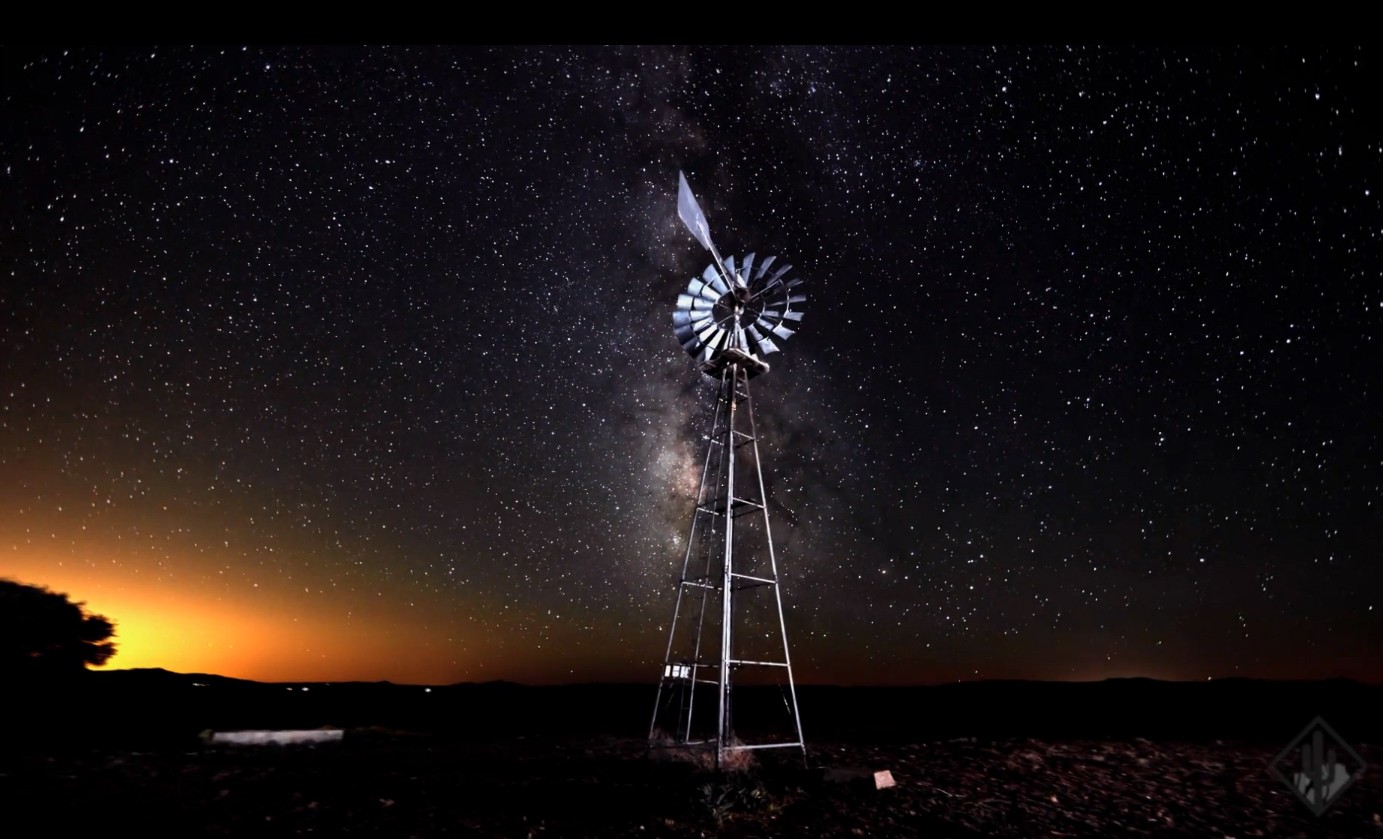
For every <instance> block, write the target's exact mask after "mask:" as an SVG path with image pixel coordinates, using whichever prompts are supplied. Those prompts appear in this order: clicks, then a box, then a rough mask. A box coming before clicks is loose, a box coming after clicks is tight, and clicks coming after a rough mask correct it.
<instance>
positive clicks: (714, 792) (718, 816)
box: [697, 776, 771, 825]
mask: <svg viewBox="0 0 1383 839" xmlns="http://www.w3.org/2000/svg"><path fill="white" fill-rule="evenodd" d="M697 792H698V795H697V803H698V804H699V805H700V806H701V808H702V809H704V810H705V812H706V814H707V815H709V816H710V817H711V818H712V819H714V820H715V823H716V824H717V825H721V824H724V823H725V821H726V820H727V819H729V818H730V817H731V816H733V815H734V814H736V813H754V812H759V811H761V810H764V809H766V808H767V807H768V806H769V805H770V803H771V801H770V797H769V794H768V790H766V789H764V786H763V784H762V783H761V782H760V781H759V780H758V779H757V778H750V777H743V776H742V777H736V778H730V779H727V780H723V781H720V782H713V783H705V784H702V785H701V786H700V787H699V788H698V790H697Z"/></svg>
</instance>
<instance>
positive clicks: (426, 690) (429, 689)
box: [423, 688, 432, 693]
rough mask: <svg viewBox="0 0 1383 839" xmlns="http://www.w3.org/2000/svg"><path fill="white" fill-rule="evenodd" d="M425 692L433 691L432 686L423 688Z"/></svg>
mask: <svg viewBox="0 0 1383 839" xmlns="http://www.w3.org/2000/svg"><path fill="white" fill-rule="evenodd" d="M423 693H432V688H423Z"/></svg>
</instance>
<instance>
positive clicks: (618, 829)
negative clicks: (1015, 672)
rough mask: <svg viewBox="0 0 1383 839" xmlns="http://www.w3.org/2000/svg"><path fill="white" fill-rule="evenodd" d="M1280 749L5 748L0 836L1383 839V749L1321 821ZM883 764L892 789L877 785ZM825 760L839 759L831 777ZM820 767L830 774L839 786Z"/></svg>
mask: <svg viewBox="0 0 1383 839" xmlns="http://www.w3.org/2000/svg"><path fill="white" fill-rule="evenodd" d="M1282 745H1283V744H1248V743H1229V742H1214V741H1211V742H1198V743H1184V742H1170V741H1147V740H1140V739H1132V740H1126V741H1111V740H1033V739H1000V740H985V739H975V738H964V739H959V740H938V741H932V742H917V743H910V744H907V745H892V746H891V745H886V744H869V745H863V744H851V743H844V742H841V743H818V744H812V751H811V755H810V762H811V767H810V768H804V767H803V766H802V762H801V760H800V753H799V754H798V755H797V759H793V757H792V756H791V755H789V754H787V753H786V752H781V751H780V752H768V751H765V752H757V753H755V755H756V760H755V761H754V763H753V765H751V766H749V767H748V768H747V769H744V770H742V771H738V772H733V773H725V774H716V773H714V772H711V771H709V770H707V769H704V768H701V767H699V766H697V765H696V764H695V763H693V762H690V761H687V760H682V759H676V758H672V757H662V758H651V757H650V756H649V754H648V752H647V749H646V748H645V746H644V744H643V743H642V742H640V741H638V740H629V739H616V738H588V739H581V740H563V739H557V738H542V739H525V738H509V739H504V740H498V739H497V740H495V741H491V742H477V741H475V740H474V739H468V740H461V739H456V738H449V737H447V736H443V735H420V734H408V733H405V732H400V731H385V730H379V729H351V730H348V731H347V732H346V736H345V737H344V739H343V740H342V741H341V742H339V743H325V744H319V745H297V746H220V745H206V744H193V743H184V744H180V745H178V746H176V747H170V746H168V745H164V746H161V747H159V748H157V749H152V750H148V751H140V750H131V749H118V750H117V749H112V748H109V747H107V748H103V749H96V750H87V749H82V748H80V747H68V748H65V749H61V750H47V751H45V750H34V749H26V750H19V751H9V752H5V753H0V806H3V812H5V813H6V814H7V817H8V818H7V821H8V822H9V828H8V829H6V830H5V831H4V834H3V835H5V836H7V837H8V836H14V837H22V836H48V835H74V834H76V833H77V832H79V831H101V832H102V833H113V834H116V835H136V836H164V835H167V836H186V837H192V836H256V837H260V836H299V835H313V834H316V835H325V836H337V835H341V836H388V837H431V836H451V835H457V836H512V837H529V836H553V837H564V836H591V837H597V836H598V837H612V836H672V837H693V836H695V837H700V836H728V837H750V836H813V837H832V836H846V837H848V836H899V837H908V836H918V837H977V836H994V837H1112V836H1202V837H1216V839H1219V838H1220V837H1234V839H1242V838H1243V837H1260V836H1262V837H1277V836H1284V837H1298V836H1299V837H1311V838H1312V839H1315V837H1339V839H1345V838H1346V837H1348V839H1360V837H1379V839H1383V747H1380V746H1378V745H1367V744H1365V745H1357V744H1356V746H1355V748H1356V751H1357V752H1358V754H1359V756H1360V757H1361V758H1362V759H1363V760H1364V761H1365V762H1366V763H1367V764H1369V765H1370V766H1372V767H1374V768H1373V770H1372V771H1371V772H1365V773H1364V774H1363V775H1361V776H1360V777H1359V778H1358V780H1357V781H1356V782H1355V783H1354V785H1353V786H1351V787H1350V788H1349V789H1347V790H1346V791H1345V792H1344V793H1343V794H1342V795H1341V796H1340V798H1339V799H1338V800H1337V801H1336V802H1335V803H1334V804H1333V805H1332V806H1331V807H1330V808H1329V809H1328V810H1326V811H1325V813H1323V814H1322V815H1321V816H1319V817H1318V816H1316V815H1313V814H1312V813H1311V811H1310V810H1309V809H1307V808H1306V806H1305V805H1303V804H1302V802H1300V801H1299V800H1298V799H1297V798H1296V797H1295V796H1294V795H1293V794H1292V793H1291V791H1289V790H1288V789H1287V788H1286V787H1285V786H1284V785H1283V784H1282V783H1281V782H1280V781H1279V780H1278V779H1277V778H1275V777H1273V776H1272V775H1271V774H1270V773H1269V772H1268V764H1269V762H1270V761H1271V760H1272V759H1273V758H1274V757H1275V756H1276V754H1277V753H1278V751H1279V750H1280V749H1281V747H1282ZM884 769H887V770H889V771H890V772H891V773H892V776H893V779H894V780H895V781H896V786H894V787H892V788H886V789H875V788H874V785H873V783H872V774H871V773H872V772H873V771H875V770H884ZM828 770H833V771H828ZM828 776H829V778H828Z"/></svg>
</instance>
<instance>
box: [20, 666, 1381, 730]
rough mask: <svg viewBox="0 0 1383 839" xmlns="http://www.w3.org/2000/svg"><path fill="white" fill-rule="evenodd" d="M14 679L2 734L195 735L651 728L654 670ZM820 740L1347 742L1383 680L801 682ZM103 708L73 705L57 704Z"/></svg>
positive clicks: (152, 672) (750, 700)
mask: <svg viewBox="0 0 1383 839" xmlns="http://www.w3.org/2000/svg"><path fill="white" fill-rule="evenodd" d="M54 690H55V688H51V687H44V686H27V687H26V686H23V685H19V686H16V689H15V691H14V694H13V695H14V696H15V697H16V699H17V703H18V712H19V713H18V714H17V715H16V716H14V718H15V719H24V720H26V721H29V722H30V723H31V724H26V725H24V726H16V727H11V728H9V729H8V730H6V731H5V732H3V733H0V741H2V740H8V741H10V742H23V741H26V740H27V741H32V742H50V741H52V740H53V739H54V738H58V739H67V740H71V741H80V742H88V743H89V742H107V743H112V742H122V743H129V744H135V743H150V742H163V743H174V742H178V743H193V742H195V741H196V737H197V735H198V734H199V733H201V732H202V731H205V730H207V729H212V730H222V731H226V730H235V729H251V728H271V729H274V728H318V727H322V726H336V727H347V728H351V727H355V728H365V727H384V728H390V729H396V730H409V731H422V732H434V733H438V734H441V735H446V736H449V737H461V738H469V739H505V738H516V737H560V736H568V735H570V736H584V735H593V734H608V735H613V736H620V737H636V738H637V737H643V736H646V735H647V725H648V719H649V715H650V713H651V711H652V703H653V697H654V690H655V689H654V686H652V685H637V684H633V685H631V684H578V685H568V686H553V687H532V686H526V685H521V684H517V683H514V682H505V681H492V682H484V683H460V684H454V685H444V686H442V685H432V686H426V685H398V684H391V683H389V682H328V683H313V682H291V683H290V682H281V683H264V682H254V681H247V680H244V679H233V678H228V677H224V676H217V675H214V674H205V673H191V674H189V673H174V672H171V671H168V670H162V669H139V670H106V671H91V672H89V673H87V674H85V678H83V679H81V680H80V684H74V685H68V686H65V687H63V688H62V689H61V690H62V691H63V693H64V695H62V696H55V695H53V691H54ZM798 700H799V704H800V707H801V712H802V726H803V730H804V733H805V735H806V739H807V740H808V743H809V745H810V744H811V743H812V742H817V743H824V742H830V741H833V740H834V741H841V742H880V743H896V742H915V741H926V740H934V739H949V738H956V737H984V738H999V737H1063V738H1134V737H1145V738H1150V739H1179V740H1201V741H1205V740H1217V739H1219V740H1244V741H1259V742H1264V743H1279V742H1280V743H1282V744H1284V745H1285V744H1286V743H1287V742H1288V741H1290V740H1291V738H1293V737H1294V736H1295V735H1296V734H1297V733H1298V732H1299V731H1300V730H1301V729H1302V728H1303V727H1304V726H1306V725H1307V724H1308V723H1309V722H1310V721H1311V720H1312V719H1314V718H1315V717H1316V716H1321V717H1322V718H1324V719H1325V720H1326V721H1327V722H1329V723H1330V724H1331V725H1332V726H1333V727H1334V728H1335V729H1336V730H1337V731H1338V732H1340V735H1341V736H1342V737H1344V738H1346V739H1350V740H1352V741H1354V742H1375V743H1376V742H1383V722H1381V721H1380V716H1383V715H1379V714H1378V712H1377V709H1378V708H1383V686H1380V685H1369V684H1363V683H1360V682H1355V681H1351V680H1349V679H1329V680H1322V681H1266V680H1254V679H1237V678H1236V679H1217V680H1213V681H1207V682H1164V681H1158V680H1154V679H1138V678H1134V679H1111V680H1108V681H1104V682H1032V681H977V682H959V683H954V684H944V685H934V686H924V687H837V686H829V685H804V686H799V687H798ZM72 702H79V703H81V704H82V705H83V706H86V707H89V708H92V709H99V713H92V714H89V715H86V716H84V717H82V718H80V719H76V720H74V719H73V717H72V715H71V714H70V713H67V712H62V711H61V710H60V709H62V708H66V707H69V706H70V703H72ZM735 703H736V705H735V720H736V724H737V726H738V727H739V728H740V730H741V731H743V732H750V731H752V730H753V729H754V728H755V727H756V726H764V727H775V726H777V725H778V724H779V723H780V720H781V714H782V713H783V708H784V705H783V696H782V693H781V692H780V690H778V689H776V688H758V687H741V688H738V689H737V692H736V697H735Z"/></svg>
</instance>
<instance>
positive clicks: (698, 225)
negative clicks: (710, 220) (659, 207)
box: [677, 172, 715, 251]
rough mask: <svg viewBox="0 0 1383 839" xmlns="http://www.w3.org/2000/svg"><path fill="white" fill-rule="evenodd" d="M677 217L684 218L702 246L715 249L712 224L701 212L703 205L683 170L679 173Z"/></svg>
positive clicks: (683, 221) (684, 221)
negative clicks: (697, 198) (697, 201)
mask: <svg viewBox="0 0 1383 839" xmlns="http://www.w3.org/2000/svg"><path fill="white" fill-rule="evenodd" d="M677 217H678V218H680V219H682V223H683V224H685V225H686V226H687V229H688V230H690V231H691V234H692V235H693V236H695V237H696V241H698V242H700V243H701V247H703V248H705V249H706V250H708V251H714V250H715V246H714V245H712V244H711V226H710V225H709V224H707V223H706V214H705V213H703V212H701V205H700V204H698V203H696V196H695V195H692V191H691V185H689V184H688V183H687V176H686V175H684V174H682V173H681V172H678V173H677Z"/></svg>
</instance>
